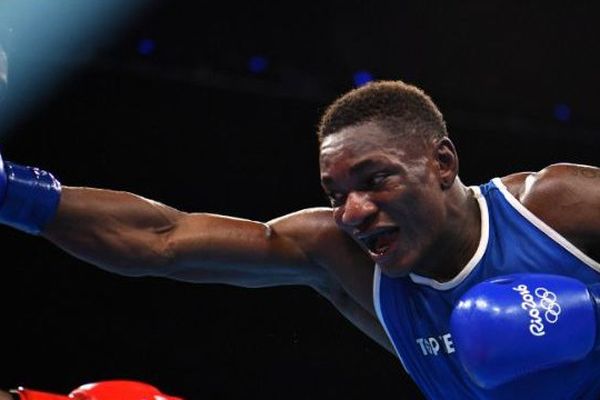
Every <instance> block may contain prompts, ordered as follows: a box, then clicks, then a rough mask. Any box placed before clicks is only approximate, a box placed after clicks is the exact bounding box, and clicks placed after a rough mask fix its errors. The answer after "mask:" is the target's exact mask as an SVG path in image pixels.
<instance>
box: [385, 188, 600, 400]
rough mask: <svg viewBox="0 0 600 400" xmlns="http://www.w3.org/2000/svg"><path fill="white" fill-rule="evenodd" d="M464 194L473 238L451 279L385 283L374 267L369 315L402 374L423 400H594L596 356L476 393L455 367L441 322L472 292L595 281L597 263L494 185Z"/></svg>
mask: <svg viewBox="0 0 600 400" xmlns="http://www.w3.org/2000/svg"><path fill="white" fill-rule="evenodd" d="M471 190H473V192H474V193H475V197H476V198H477V201H478V203H479V208H480V211H481V238H480V242H479V246H478V248H477V250H476V252H475V254H474V255H473V257H472V259H471V260H470V261H469V262H468V263H467V265H466V266H465V267H464V268H463V270H462V271H461V272H460V273H459V274H458V275H457V276H456V277H455V278H453V279H452V280H450V281H448V282H443V283H442V282H437V281H435V280H433V279H429V278H425V277H422V276H419V275H416V274H409V276H408V277H404V278H390V277H388V276H386V275H383V274H382V273H381V270H380V269H379V267H378V266H375V275H374V281H373V296H374V302H375V310H376V311H377V316H378V318H379V320H380V322H381V323H382V325H383V327H384V328H385V330H386V333H387V335H388V337H389V338H390V340H391V342H392V344H393V345H394V349H395V351H396V354H397V355H398V357H399V358H400V361H401V362H402V365H403V366H404V369H405V370H406V372H407V373H408V374H409V375H410V376H411V377H412V379H413V380H414V381H415V382H416V384H417V385H418V386H419V388H420V389H421V391H422V393H423V394H424V396H425V397H426V398H428V399H463V400H464V399H510V400H516V399H521V398H535V399H543V400H550V399H569V400H571V399H599V398H600V352H595V353H592V354H590V355H589V356H588V357H587V358H585V359H583V360H581V361H578V362H576V363H571V364H568V365H563V366H560V367H556V368H553V369H550V370H546V371H541V372H538V373H535V374H531V375H528V376H525V377H522V378H519V379H517V380H514V381H512V382H510V383H507V384H505V385H502V386H500V387H497V388H494V389H483V388H481V387H479V386H477V385H476V384H475V383H474V382H473V381H472V380H471V379H470V378H469V376H468V375H467V373H466V372H465V371H464V369H463V368H462V367H461V365H460V363H459V361H458V358H457V357H456V349H455V347H454V343H453V341H452V336H451V334H450V333H449V319H450V313H451V311H452V307H453V305H454V304H455V303H456V301H457V300H458V298H459V297H460V296H461V295H462V294H463V293H464V292H465V291H466V290H467V289H469V288H470V287H472V286H473V285H475V284H477V283H478V282H481V281H483V280H485V279H488V278H492V277H495V276H499V275H506V274H511V273H517V272H531V273H537V272H539V273H551V274H557V275H566V276H570V277H573V278H577V279H579V280H581V281H582V282H584V283H588V284H591V283H596V282H599V281H600V263H598V262H597V261H594V260H592V259H591V258H590V257H588V256H587V255H585V254H584V253H583V252H581V251H580V250H579V249H577V248H576V247H575V246H574V245H573V244H571V243H570V242H568V241H567V240H566V239H565V238H564V237H563V236H561V235H560V234H559V233H558V232H556V231H555V230H553V229H552V228H550V227H549V226H548V225H547V224H545V223H544V222H543V221H542V220H540V219H539V218H537V217H536V216H535V215H533V214H532V213H531V212H530V211H529V210H527V209H526V208H525V207H524V206H523V205H522V204H521V203H520V202H519V201H518V200H517V199H516V198H515V197H513V196H512V195H511V194H510V193H509V192H508V190H507V189H506V187H505V186H504V184H503V183H502V181H501V180H500V179H499V178H495V179H493V180H492V181H490V182H489V183H487V184H485V185H481V186H479V187H472V188H471ZM548 351H552V349H548Z"/></svg>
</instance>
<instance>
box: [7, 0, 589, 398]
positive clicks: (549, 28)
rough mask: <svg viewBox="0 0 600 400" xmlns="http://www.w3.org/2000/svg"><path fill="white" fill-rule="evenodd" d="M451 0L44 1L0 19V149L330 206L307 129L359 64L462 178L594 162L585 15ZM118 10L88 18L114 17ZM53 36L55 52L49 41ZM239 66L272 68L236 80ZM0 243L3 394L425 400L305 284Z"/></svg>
mask: <svg viewBox="0 0 600 400" xmlns="http://www.w3.org/2000/svg"><path fill="white" fill-rule="evenodd" d="M34 3H35V2H34ZM39 3H41V2H39ZM109 3H110V2H109V1H108V0H107V1H106V2H105V3H103V4H109ZM446 3H448V2H446ZM446 3H442V2H417V1H408V2H406V1H389V2H367V1H344V2H341V1H340V2H336V1H321V2H275V1H258V2H243V3H241V2H240V3H238V2H229V1H223V2H220V3H216V4H215V3H212V2H211V3H208V2H196V1H189V2H177V1H154V2H143V1H138V2H137V3H136V5H137V6H139V8H137V9H135V10H133V11H130V14H128V15H129V17H128V18H122V21H121V22H120V25H119V26H118V27H112V28H108V27H105V28H103V29H96V31H95V33H94V34H93V35H89V36H86V34H85V31H84V27H85V26H87V25H86V24H83V26H78V27H71V25H68V22H69V23H70V22H72V20H73V18H74V16H73V15H71V14H69V15H68V18H67V14H68V13H66V12H65V13H64V16H63V14H61V11H62V10H61V7H65V8H67V7H70V6H72V5H73V4H75V3H73V2H71V3H70V2H68V1H64V2H58V1H57V2H55V3H51V4H54V6H52V7H54V9H53V11H57V10H58V12H57V13H56V15H54V17H53V18H45V16H42V17H39V16H36V18H37V19H35V18H33V17H32V18H29V17H27V15H25V16H24V14H23V13H21V14H19V15H20V19H18V20H16V21H17V22H15V23H12V21H11V20H10V19H9V18H5V21H4V23H5V24H8V25H12V27H13V28H14V29H13V33H12V35H11V37H10V40H9V41H10V45H9V49H10V58H11V62H12V63H11V71H10V72H11V78H10V79H11V82H10V85H9V86H10V88H9V89H10V90H9V93H8V98H7V99H6V101H5V103H4V104H3V105H2V106H3V108H2V111H1V112H0V114H1V116H2V117H1V118H2V122H1V123H0V128H1V129H2V130H1V131H0V135H1V136H0V146H1V147H0V149H1V150H2V155H3V157H4V158H6V159H9V160H12V161H14V162H18V163H20V164H26V165H35V166H38V167H41V168H43V169H46V170H48V171H51V172H53V173H54V174H55V175H56V176H57V177H58V178H59V179H60V181H61V182H62V183H63V184H65V185H81V186H95V187H104V188H112V189H120V190H127V191H131V192H135V193H138V194H140V195H143V196H146V197H149V198H152V199H155V200H158V201H162V202H165V203H167V204H169V205H172V206H174V207H177V208H180V209H182V210H186V211H206V212H214V213H222V214H228V215H233V216H239V217H245V218H250V219H257V220H268V219H270V218H274V217H277V216H280V215H282V214H285V213H287V212H291V211H294V210H298V209H300V208H304V207H310V206H319V205H326V204H327V203H326V201H325V198H324V196H323V195H322V193H321V191H320V187H319V179H318V165H317V144H316V140H315V135H314V132H315V126H316V124H317V122H318V119H319V116H320V114H321V112H322V111H323V109H324V107H326V105H327V104H328V103H329V102H331V101H332V100H333V99H335V97H336V96H338V95H340V94H342V93H343V92H345V91H346V90H349V89H351V88H353V87H355V86H356V85H357V83H356V82H355V81H354V78H353V77H354V74H355V73H356V72H358V71H368V72H369V73H370V74H371V76H372V77H373V78H374V79H402V80H405V81H407V82H410V83H414V84H416V85H418V86H420V87H422V88H423V89H424V90H425V91H426V92H427V93H429V94H430V95H431V96H432V98H433V100H434V101H435V102H436V103H437V104H438V106H439V107H440V108H441V110H442V112H443V113H444V114H445V117H446V120H447V122H448V126H449V131H450V134H451V137H452V138H453V140H454V142H455V144H456V145H457V147H458V151H459V153H460V155H461V177H462V179H463V181H464V182H466V183H467V184H477V183H482V182H484V181H487V180H488V179H490V178H492V177H495V176H502V175H505V174H508V173H510V172H515V171H522V170H538V169H540V168H543V167H544V166H546V165H547V164H549V163H553V162H563V161H568V162H580V163H586V164H594V165H598V152H599V151H600V140H599V138H600V115H599V114H598V112H597V110H596V108H597V104H598V98H597V93H598V91H599V89H600V84H599V82H600V80H599V79H598V78H597V74H598V71H599V70H600V68H599V67H600V61H599V58H598V54H597V53H598V50H599V46H598V38H599V35H598V34H599V33H600V27H599V26H598V23H597V21H598V12H597V11H598V10H596V9H595V8H592V6H590V4H591V2H586V3H584V2H572V3H571V4H568V5H567V4H566V3H562V4H560V5H558V3H556V4H555V3H547V2H545V3H542V2H519V4H518V5H517V3H516V2H515V3H507V2H501V1H491V2H475V1H472V2H469V1H467V2H460V3H453V4H446ZM13 4H16V3H13ZM82 4H84V5H82ZM92 4H96V3H95V2H93V1H89V2H80V3H79V6H78V7H79V10H80V11H82V10H83V11H85V7H86V5H88V6H90V7H91V5H92ZM121 4H123V2H121ZM130 4H131V3H130ZM113 5H116V7H115V8H114V9H113V10H112V11H111V12H110V13H108V14H102V15H100V14H98V15H97V16H96V18H93V19H92V21H94V23H98V21H100V22H104V21H106V22H108V21H112V22H114V21H115V20H116V17H117V16H120V11H122V10H121V9H120V8H119V5H118V4H117V3H113ZM33 10H36V8H35V7H34V8H33ZM44 10H45V12H47V13H49V12H50V11H49V9H44ZM3 11H6V8H4V9H2V8H0V14H1V13H2V12H3ZM30 12H33V11H31V10H30ZM38 12H40V10H39V9H38ZM88 14H89V13H88ZM92 14H93V13H92ZM11 15H12V14H11ZM1 17H2V15H0V19H1ZM28 18H29V19H28ZM63 18H64V19H63ZM67 19H68V21H67ZM0 22H1V21H0ZM87 24H88V25H91V23H87ZM100 26H102V25H100ZM34 28H35V29H34ZM32 30H35V31H36V32H37V36H35V35H33V36H32ZM58 31H60V32H63V33H65V36H64V37H68V38H69V39H70V41H67V42H64V43H63V44H62V45H61V43H62V42H58V41H56V40H55V41H54V42H52V43H50V42H49V41H50V40H51V39H52V36H51V35H49V32H58ZM25 32H27V35H29V36H27V37H25V36H26V35H25ZM21 39H22V40H21ZM52 40H54V39H52ZM144 44H145V47H144ZM51 45H52V46H55V47H51ZM140 46H142V47H140ZM252 57H261V58H260V59H262V60H264V61H265V63H266V67H265V68H264V69H262V70H260V71H255V72H252V71H251V70H250V68H249V66H248V63H249V60H251V59H252ZM0 238H1V239H0V240H1V243H2V244H1V245H0V248H1V249H2V253H1V254H2V258H1V259H2V260H3V261H0V263H1V265H2V276H3V280H2V282H3V285H2V287H3V290H2V291H1V295H0V304H2V306H1V307H2V338H3V341H2V343H3V344H2V345H0V346H1V347H0V354H2V356H3V362H2V365H3V366H2V367H1V369H0V371H1V374H0V386H2V387H4V388H11V387H15V386H17V385H23V386H26V387H30V388H37V389H41V390H48V391H54V392H58V393H67V392H69V391H70V390H71V389H73V388H74V387H76V386H79V385H80V384H82V383H86V382H92V381H99V380H106V379H134V380H142V381H146V382H149V383H152V384H154V385H156V386H158V387H160V388H161V389H163V390H164V391H165V392H166V393H170V394H173V395H179V396H182V397H184V398H185V399H204V398H208V399H217V398H221V399H240V398H258V397H262V398H267V399H276V398H277V399H279V398H283V399H309V398H310V399H313V398H316V399H331V398H375V397H381V396H384V395H388V396H394V397H396V398H420V395H419V394H418V391H417V390H416V389H415V387H414V385H413V384H412V383H411V382H410V380H409V379H408V378H407V376H406V375H405V374H404V372H403V370H402V367H401V365H400V363H399V362H398V361H397V360H396V359H394V358H393V356H391V355H390V354H388V353H386V352H385V351H384V350H382V349H380V348H379V347H378V346H377V345H376V344H375V343H373V342H371V341H370V339H368V338H366V337H365V336H363V335H362V334H361V333H360V332H358V331H357V330H356V329H355V328H354V327H352V326H351V325H350V324H349V323H348V322H346V321H345V320H343V319H342V317H340V316H338V314H337V313H336V311H335V310H334V308H333V307H332V306H330V305H329V304H328V303H327V302H326V301H325V300H323V299H322V298H320V297H319V296H318V295H317V294H315V293H313V292H312V291H311V290H309V289H306V288H301V287H285V288H270V289H257V290H248V289H241V288H235V287H229V286H221V285H213V286H202V285H193V284H186V283H181V282H173V281H167V280H161V279H153V278H137V279H136V278H125V277H120V276H115V275H111V274H109V273H107V272H103V271H101V270H98V269H96V268H94V267H92V266H90V265H88V264H85V263H83V262H81V261H78V260H76V259H74V258H72V257H70V256H68V255H67V254H65V253H64V252H62V251H61V250H59V249H57V248H55V247H53V246H52V245H50V244H49V243H48V242H46V241H44V240H41V239H39V238H36V237H31V236H28V235H25V234H22V233H19V232H17V231H14V230H11V229H9V228H6V227H0Z"/></svg>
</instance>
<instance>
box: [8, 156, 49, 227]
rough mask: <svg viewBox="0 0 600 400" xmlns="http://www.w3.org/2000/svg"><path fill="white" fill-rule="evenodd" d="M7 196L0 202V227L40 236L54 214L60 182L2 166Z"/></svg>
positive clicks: (45, 174)
mask: <svg viewBox="0 0 600 400" xmlns="http://www.w3.org/2000/svg"><path fill="white" fill-rule="evenodd" d="M4 169H5V172H6V178H7V183H6V193H5V194H4V198H3V199H1V198H0V223H3V224H6V225H9V226H12V227H13V228H16V229H19V230H21V231H23V232H26V233H29V234H32V235H39V234H40V233H41V232H42V230H43V229H44V227H45V226H46V224H47V223H48V222H50V220H51V219H52V218H53V217H54V215H55V214H56V210H57V209H58V203H59V201H60V194H61V185H60V182H59V181H58V180H57V179H56V178H54V176H52V174H50V173H49V172H46V171H42V170H40V169H38V168H32V167H26V166H21V165H18V164H14V163H10V162H5V163H4Z"/></svg>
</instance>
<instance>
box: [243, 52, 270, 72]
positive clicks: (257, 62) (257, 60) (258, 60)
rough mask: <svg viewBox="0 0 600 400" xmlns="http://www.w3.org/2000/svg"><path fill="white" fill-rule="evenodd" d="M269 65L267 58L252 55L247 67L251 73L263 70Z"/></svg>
mask: <svg viewBox="0 0 600 400" xmlns="http://www.w3.org/2000/svg"><path fill="white" fill-rule="evenodd" d="M268 66H269V60H267V59H266V58H265V57H262V56H252V57H250V59H249V60H248V69H249V70H250V72H252V73H253V74H260V73H261V72H264V71H265V70H266V69H267V67H268Z"/></svg>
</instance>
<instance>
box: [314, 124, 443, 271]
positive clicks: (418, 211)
mask: <svg viewBox="0 0 600 400" xmlns="http://www.w3.org/2000/svg"><path fill="white" fill-rule="evenodd" d="M433 154H434V152H433V149H432V146H431V144H429V143H426V142H425V140H424V139H418V138H401V137H398V136H394V135H393V134H392V133H391V132H389V131H388V130H387V129H386V128H385V127H383V126H381V125H380V124H377V123H375V122H368V123H364V124H361V125H357V126H353V127H349V128H345V129H343V130H341V131H340V132H337V133H334V134H332V135H329V136H328V137H326V138H325V139H324V140H323V143H322V145H321V149H320V167H321V184H322V186H323V189H324V190H325V193H326V194H327V195H328V197H329V199H330V201H331V205H332V207H333V215H334V218H335V221H336V223H337V225H338V226H339V227H340V228H341V229H342V230H344V231H345V232H346V233H348V234H349V235H350V236H352V238H353V239H354V240H355V241H356V242H357V243H358V244H359V245H360V246H361V247H362V248H363V249H364V250H365V251H366V252H367V253H368V254H369V256H370V257H371V258H372V259H373V261H374V262H375V263H377V264H378V265H379V266H380V267H381V268H382V271H383V272H384V273H386V274H387V275H390V276H405V275H406V274H407V273H409V272H412V271H414V272H419V270H420V269H423V270H426V269H427V265H426V264H427V258H428V257H427V254H428V252H430V251H431V250H432V247H433V246H432V245H433V243H434V242H435V240H436V238H437V237H438V236H439V235H440V232H441V228H442V224H443V221H444V218H445V214H446V213H445V208H444V196H443V193H442V192H443V191H442V189H441V185H440V182H439V177H438V173H437V172H438V168H437V164H436V161H435V158H434V156H433Z"/></svg>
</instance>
